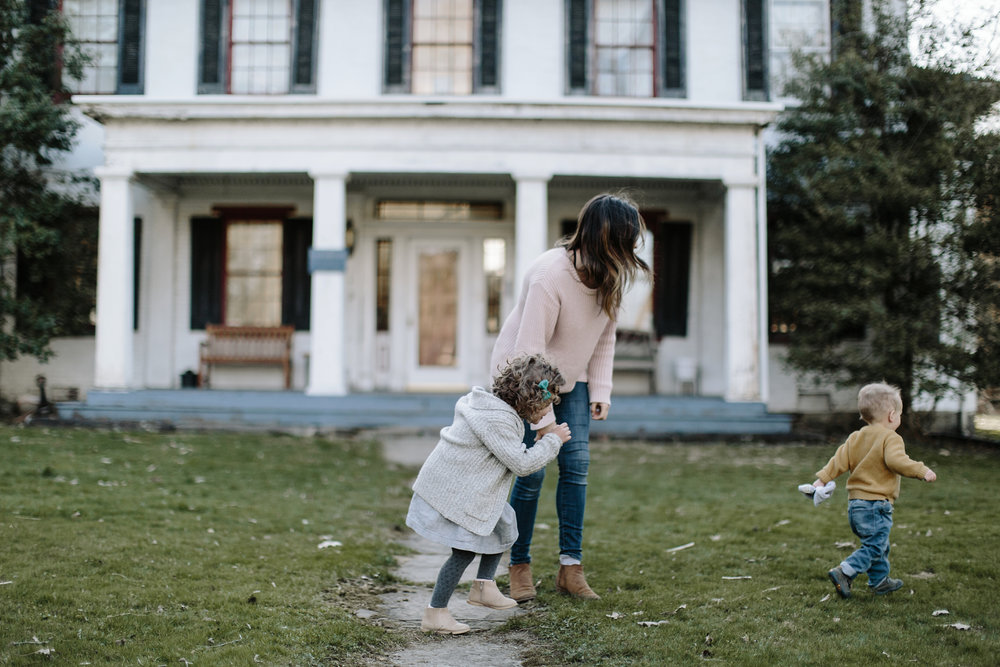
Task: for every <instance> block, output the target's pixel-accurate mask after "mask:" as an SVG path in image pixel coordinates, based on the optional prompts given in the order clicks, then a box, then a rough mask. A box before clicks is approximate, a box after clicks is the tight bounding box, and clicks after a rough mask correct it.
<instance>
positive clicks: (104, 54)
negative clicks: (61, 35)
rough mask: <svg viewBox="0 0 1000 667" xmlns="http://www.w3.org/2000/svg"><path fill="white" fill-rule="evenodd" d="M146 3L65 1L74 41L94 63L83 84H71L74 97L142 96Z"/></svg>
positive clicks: (140, 0) (131, 0) (133, 0)
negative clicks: (87, 95) (77, 94)
mask: <svg viewBox="0 0 1000 667" xmlns="http://www.w3.org/2000/svg"><path fill="white" fill-rule="evenodd" d="M145 9H146V7H145V2H144V1H143V0H63V2H62V13H63V16H65V17H66V20H67V21H68V22H69V26H70V31H71V32H72V34H73V38H74V39H75V40H76V41H77V42H79V44H80V47H81V49H82V50H83V52H84V54H86V55H87V57H88V58H89V59H90V62H89V63H88V64H87V65H86V66H85V67H84V70H83V78H82V79H81V80H80V81H72V80H67V81H66V82H65V83H66V87H67V88H69V89H70V90H71V91H72V92H74V93H80V94H90V95H103V94H114V93H120V94H133V95H135V94H141V93H142V85H143V84H142V70H143V32H144V28H143V24H144V22H145Z"/></svg>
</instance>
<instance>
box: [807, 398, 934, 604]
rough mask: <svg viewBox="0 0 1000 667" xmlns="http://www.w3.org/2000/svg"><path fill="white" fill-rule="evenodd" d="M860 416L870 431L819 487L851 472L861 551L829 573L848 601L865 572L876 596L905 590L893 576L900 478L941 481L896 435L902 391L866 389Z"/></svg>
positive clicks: (823, 473) (837, 459)
mask: <svg viewBox="0 0 1000 667" xmlns="http://www.w3.org/2000/svg"><path fill="white" fill-rule="evenodd" d="M858 411H859V412H860V413H861V418H862V419H863V420H864V421H865V422H866V423H867V426H864V427H863V428H862V429H861V430H859V431H855V432H854V433H852V434H851V435H850V436H849V437H848V438H847V441H846V442H844V444H842V445H841V446H840V447H838V448H837V451H836V453H835V454H834V455H833V457H832V458H831V459H830V461H829V462H828V463H827V464H826V465H825V466H824V467H823V469H822V470H820V471H819V472H817V473H816V482H814V483H813V485H814V486H815V487H822V486H825V485H826V484H827V483H828V482H831V481H833V480H834V479H835V478H837V477H839V476H840V475H841V474H842V473H844V472H847V471H848V470H849V471H850V472H851V475H850V477H848V478H847V492H848V498H849V500H848V505H847V514H848V518H849V519H850V521H851V530H852V531H853V532H854V534H855V535H857V536H858V537H859V538H861V546H860V547H859V548H858V549H857V550H856V551H855V552H854V553H852V554H851V555H850V556H848V557H847V558H845V559H844V561H843V562H842V563H841V564H840V565H838V566H837V567H835V568H833V569H832V570H830V572H829V573H828V574H829V576H830V581H832V582H833V585H834V587H835V588H836V589H837V593H839V594H840V597H842V598H849V597H851V582H852V581H853V580H854V577H856V576H857V575H858V574H859V573H861V572H865V573H867V574H868V586H869V587H870V589H871V590H872V592H873V593H875V594H876V595H884V594H886V593H891V592H893V591H896V590H899V589H900V588H902V586H903V582H902V581H900V580H899V579H893V578H892V577H890V576H889V531H890V529H891V528H892V504H893V501H895V500H896V498H898V497H899V480H900V475H905V476H906V477H913V478H916V479H923V480H924V481H927V482H933V481H934V480H935V479H937V475H936V474H935V473H934V471H933V470H931V469H930V468H928V467H927V466H925V465H924V464H923V463H921V462H920V461H914V460H913V459H911V458H910V457H909V456H907V454H906V448H905V447H904V446H903V438H902V437H901V436H900V435H899V434H897V433H896V429H897V428H899V424H900V420H901V419H902V416H903V401H902V398H901V397H900V394H899V389H898V388H897V387H893V386H891V385H888V384H885V383H883V382H879V383H874V384H868V385H865V386H864V387H862V388H861V391H859V392H858Z"/></svg>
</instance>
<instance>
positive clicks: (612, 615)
mask: <svg viewBox="0 0 1000 667" xmlns="http://www.w3.org/2000/svg"><path fill="white" fill-rule="evenodd" d="M605 616H607V617H608V618H610V619H618V618H621V617H622V616H623V614H619V613H618V612H617V611H613V612H611V613H610V614H605Z"/></svg>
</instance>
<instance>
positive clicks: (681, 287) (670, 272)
mask: <svg viewBox="0 0 1000 667" xmlns="http://www.w3.org/2000/svg"><path fill="white" fill-rule="evenodd" d="M691 230H692V226H691V223H689V222H663V223H660V224H658V225H655V226H653V270H654V275H655V276H656V277H655V278H654V280H653V303H654V307H653V326H654V327H655V328H656V335H657V336H660V337H662V336H686V335H687V320H688V291H689V289H690V281H691V278H690V276H691Z"/></svg>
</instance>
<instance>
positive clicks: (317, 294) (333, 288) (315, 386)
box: [306, 173, 347, 396]
mask: <svg viewBox="0 0 1000 667" xmlns="http://www.w3.org/2000/svg"><path fill="white" fill-rule="evenodd" d="M310 175H311V176H312V179H313V239H312V248H311V249H310V251H309V264H310V271H311V272H312V303H311V313H310V326H309V334H310V335H309V339H310V352H309V385H308V386H307V387H306V393H307V394H309V395H312V396H343V395H345V394H347V379H346V378H347V375H346V371H345V367H344V298H345V293H344V265H345V263H346V261H347V251H346V249H345V248H344V232H345V231H346V229H347V220H346V208H345V207H346V204H347V174H343V173H313V174H310Z"/></svg>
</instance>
